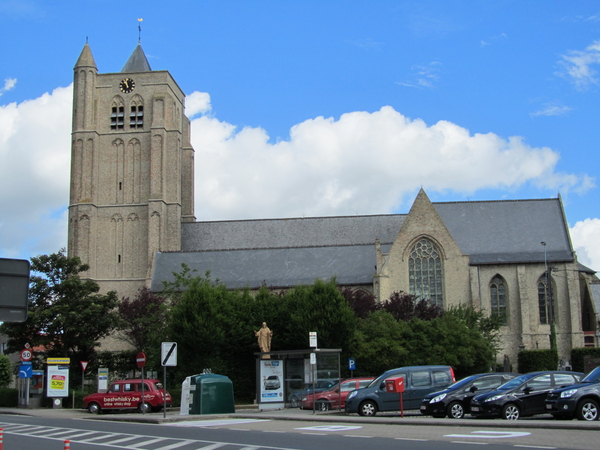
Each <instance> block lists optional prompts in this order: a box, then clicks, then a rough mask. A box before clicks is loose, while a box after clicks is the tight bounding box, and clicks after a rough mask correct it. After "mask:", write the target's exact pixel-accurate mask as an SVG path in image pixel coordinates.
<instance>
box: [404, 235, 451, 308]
mask: <svg viewBox="0 0 600 450" xmlns="http://www.w3.org/2000/svg"><path fill="white" fill-rule="evenodd" d="M408 271H409V278H410V293H411V294H412V295H416V296H417V297H419V298H421V299H425V300H429V301H431V302H432V303H433V304H435V305H437V306H439V307H440V308H443V307H444V296H443V292H442V285H443V283H442V259H441V257H440V252H439V251H438V249H437V247H436V246H435V244H434V243H433V242H432V241H430V240H429V239H426V238H422V239H419V241H418V242H417V243H416V244H415V245H414V247H413V248H412V249H411V251H410V257H409V259H408Z"/></svg>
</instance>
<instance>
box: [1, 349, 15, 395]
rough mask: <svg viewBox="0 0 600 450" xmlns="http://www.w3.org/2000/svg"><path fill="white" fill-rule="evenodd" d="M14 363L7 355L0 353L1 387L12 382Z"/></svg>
mask: <svg viewBox="0 0 600 450" xmlns="http://www.w3.org/2000/svg"><path fill="white" fill-rule="evenodd" d="M12 377H13V373H12V364H11V363H10V359H9V358H8V356H6V355H0V388H4V387H8V386H9V385H10V383H11V382H12Z"/></svg>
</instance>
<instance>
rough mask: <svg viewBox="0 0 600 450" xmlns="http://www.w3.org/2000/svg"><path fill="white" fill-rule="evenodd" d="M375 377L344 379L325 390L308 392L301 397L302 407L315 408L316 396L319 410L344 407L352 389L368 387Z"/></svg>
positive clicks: (316, 407)
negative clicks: (314, 392)
mask: <svg viewBox="0 0 600 450" xmlns="http://www.w3.org/2000/svg"><path fill="white" fill-rule="evenodd" d="M373 379H374V378H373V377H367V378H348V379H346V380H342V381H341V383H336V384H334V385H333V386H331V387H330V388H329V389H325V390H324V391H321V392H317V393H316V394H312V393H311V394H306V395H305V396H304V397H302V398H301V399H300V405H299V406H300V408H301V409H313V403H315V397H316V399H317V400H316V403H315V405H316V406H314V407H315V409H318V410H319V411H328V410H330V409H340V408H344V406H345V403H346V397H347V396H348V394H349V393H350V391H354V390H355V389H360V388H363V387H366V386H367V385H369V383H371V381H373Z"/></svg>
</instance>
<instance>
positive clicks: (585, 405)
mask: <svg viewBox="0 0 600 450" xmlns="http://www.w3.org/2000/svg"><path fill="white" fill-rule="evenodd" d="M546 412H549V413H550V414H552V415H553V416H554V418H555V419H572V418H573V417H574V416H576V417H577V418H578V419H579V420H598V417H599V416H600V367H596V368H595V369H594V370H592V371H591V372H590V373H588V374H587V375H586V376H585V378H584V379H583V380H581V383H578V384H574V385H571V386H567V387H563V388H559V389H553V390H552V391H550V392H548V395H547V397H546Z"/></svg>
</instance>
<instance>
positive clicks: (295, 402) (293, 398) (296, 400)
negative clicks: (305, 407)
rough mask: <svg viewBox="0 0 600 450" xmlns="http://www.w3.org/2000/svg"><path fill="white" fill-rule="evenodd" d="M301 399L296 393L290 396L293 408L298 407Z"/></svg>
mask: <svg viewBox="0 0 600 450" xmlns="http://www.w3.org/2000/svg"><path fill="white" fill-rule="evenodd" d="M299 400H300V399H299V398H298V397H297V396H295V395H292V396H291V397H290V404H291V405H292V408H297V407H298V406H300V402H299Z"/></svg>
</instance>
